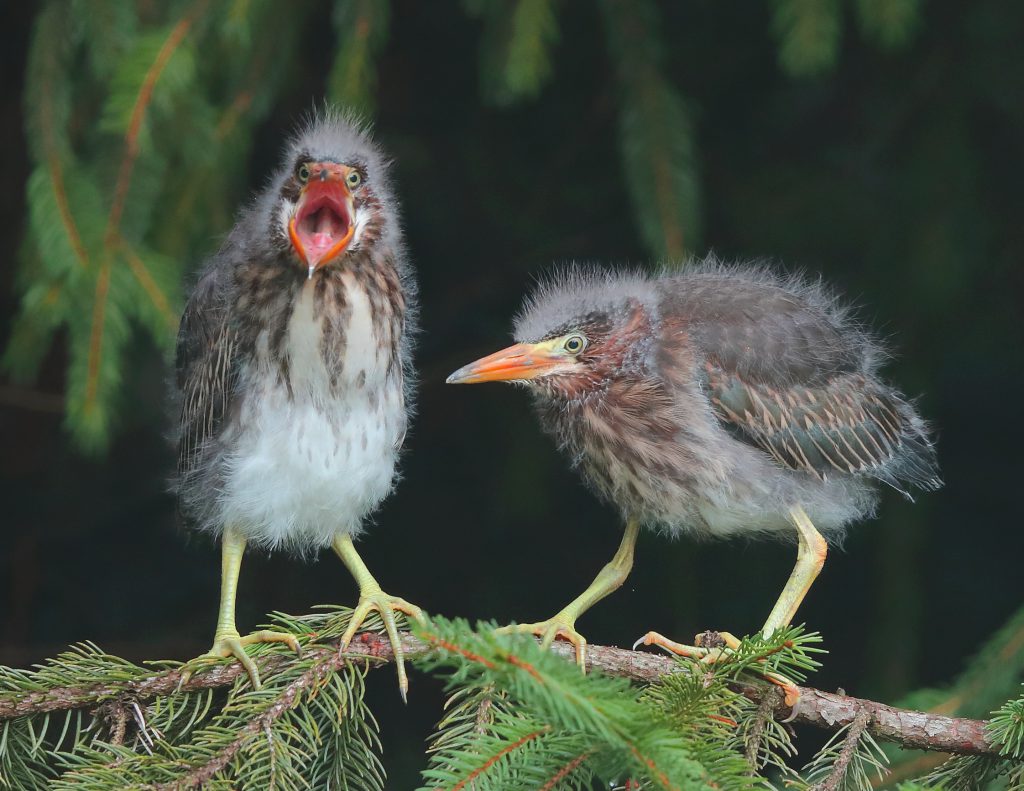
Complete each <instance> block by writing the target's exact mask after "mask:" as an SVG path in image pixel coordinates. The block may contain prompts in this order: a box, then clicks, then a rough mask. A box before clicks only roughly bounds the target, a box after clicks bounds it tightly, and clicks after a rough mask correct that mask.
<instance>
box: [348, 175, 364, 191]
mask: <svg viewBox="0 0 1024 791" xmlns="http://www.w3.org/2000/svg"><path fill="white" fill-rule="evenodd" d="M345 183H346V184H348V188H349V189H353V190H354V189H355V188H356V187H358V186H359V185H360V184H362V183H363V177H362V176H360V175H359V171H358V170H350V171H349V172H348V175H347V176H345Z"/></svg>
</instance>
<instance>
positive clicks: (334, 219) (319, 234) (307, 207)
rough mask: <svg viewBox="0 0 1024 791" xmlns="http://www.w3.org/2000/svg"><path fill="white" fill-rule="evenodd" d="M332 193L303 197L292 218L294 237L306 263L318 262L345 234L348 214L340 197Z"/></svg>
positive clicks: (347, 225)
mask: <svg viewBox="0 0 1024 791" xmlns="http://www.w3.org/2000/svg"><path fill="white" fill-rule="evenodd" d="M333 193H334V191H333V190H332V191H331V192H319V193H318V194H316V195H309V196H307V198H306V200H305V202H304V203H303V204H302V208H300V209H299V214H298V216H297V217H296V218H295V234H296V236H298V237H299V241H300V242H301V243H302V249H303V251H304V252H305V254H306V258H307V260H308V261H309V262H310V263H315V262H318V261H319V260H320V259H321V258H323V257H324V256H325V255H326V254H327V253H328V251H330V249H331V248H332V247H334V245H336V244H337V243H338V242H340V241H341V240H342V239H343V238H345V235H346V234H347V233H348V229H349V220H348V212H347V211H346V210H345V204H344V203H343V202H342V200H341V198H340V196H338V195H335V194H333Z"/></svg>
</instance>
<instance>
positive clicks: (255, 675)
mask: <svg viewBox="0 0 1024 791" xmlns="http://www.w3.org/2000/svg"><path fill="white" fill-rule="evenodd" d="M257 643H284V644H285V645H287V646H288V647H289V648H290V649H291V650H292V651H294V652H295V653H296V654H298V655H301V654H302V646H300V645H299V641H298V640H297V639H296V637H295V635H291V634H287V633H285V632H272V631H269V630H266V629H264V630H261V631H258V632H252V633H251V634H247V635H245V637H241V636H239V635H238V633H237V632H235V633H230V634H219V635H217V636H216V637H215V638H214V640H213V645H212V646H211V647H210V650H209V651H207V652H206V653H205V654H202V655H201V656H198V657H196V658H195V659H193V660H192V661H191V662H188V663H187V665H186V667H185V670H184V671H183V672H182V674H181V682H180V683H181V684H186V683H188V680H189V679H190V678H191V677H192V673H193V672H194V671H195V670H198V669H199V668H198V666H199V665H203V664H209V663H213V662H216V661H217V660H219V659H232V658H234V659H237V660H238V661H239V663H241V665H242V667H243V668H245V672H246V673H247V674H248V676H249V681H250V682H252V687H253V689H259V688H260V687H261V686H262V683H261V681H260V671H259V668H257V667H256V663H255V662H253V660H252V657H250V656H249V655H248V654H247V653H246V651H245V647H246V646H247V645H254V644H257Z"/></svg>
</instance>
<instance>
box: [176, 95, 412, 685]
mask: <svg viewBox="0 0 1024 791" xmlns="http://www.w3.org/2000/svg"><path fill="white" fill-rule="evenodd" d="M414 301H415V286H414V283H413V281H412V277H411V271H410V265H409V262H408V260H407V256H406V251H405V245H404V243H403V239H402V232H401V227H400V223H399V217H398V205H397V201H396V199H395V196H394V194H393V192H392V188H391V185H390V182H389V177H388V160H387V159H386V158H385V157H384V155H383V153H382V152H381V151H380V149H378V147H377V146H376V145H375V144H374V143H373V142H372V140H371V139H370V137H369V134H368V131H367V130H366V129H364V128H361V127H360V126H359V125H358V124H356V123H354V122H353V121H351V120H349V119H347V118H346V117H344V116H342V115H339V114H337V113H326V114H324V115H322V116H320V117H318V118H315V119H314V120H313V121H312V122H311V123H310V124H309V125H308V127H307V128H306V129H305V130H304V131H302V132H301V133H300V134H298V135H297V136H295V137H294V139H292V140H291V141H290V142H289V144H288V146H287V150H286V152H285V156H284V162H283V164H282V166H281V168H280V169H279V170H278V171H277V172H276V173H275V174H274V175H273V177H272V178H271V180H270V182H269V184H268V185H267V186H266V188H265V189H264V190H263V191H262V192H261V193H260V194H259V195H258V196H257V197H256V199H255V200H254V201H253V202H252V203H251V204H250V205H249V206H248V207H246V208H245V209H243V211H242V212H241V214H240V216H239V218H238V221H237V223H236V225H235V227H234V229H233V230H232V231H231V233H230V234H229V235H228V236H227V238H226V240H225V241H224V243H223V244H222V246H221V248H220V250H219V251H218V252H217V253H215V254H214V255H213V256H212V257H211V258H210V259H209V260H208V261H207V262H206V264H205V266H204V267H203V268H202V271H201V274H200V276H199V279H198V282H197V283H196V286H195V289H194V290H193V292H192V295H191V297H190V298H189V300H188V304H187V305H186V307H185V312H184V315H183V317H182V321H181V328H180V330H179V333H178V347H177V371H178V375H177V384H178V389H179V391H180V399H181V402H180V405H181V411H180V433H179V476H178V481H177V490H178V493H179V497H180V501H181V505H182V510H183V512H184V514H185V516H186V517H187V518H188V519H189V520H190V521H191V522H193V523H194V524H195V525H196V526H197V527H198V528H200V529H202V530H205V531H208V532H210V533H213V534H214V535H218V536H219V537H220V539H221V543H222V548H223V566H222V590H221V599H220V615H219V618H218V620H217V630H216V636H215V638H214V643H213V647H212V648H211V650H210V652H209V654H208V655H207V656H218V657H230V656H235V657H237V658H238V660H239V661H240V662H241V663H242V664H243V665H244V666H245V668H246V670H247V671H248V673H249V676H250V677H251V679H252V682H253V685H254V686H259V674H258V672H257V669H256V666H255V664H254V663H253V662H252V660H251V659H250V658H249V657H248V656H247V655H246V653H245V650H244V647H245V646H246V645H248V644H250V643H257V642H283V643H287V644H288V645H290V646H291V647H292V648H293V649H295V650H298V644H297V643H296V641H295V639H294V638H293V637H292V636H290V635H286V634H279V633H275V632H266V631H263V632H256V633H254V634H250V635H247V636H245V637H242V636H240V635H239V633H238V631H237V629H236V627H235V591H236V586H237V580H238V573H239V567H240V565H241V560H242V554H243V552H244V550H245V547H246V544H247V543H252V544H254V545H256V546H259V547H262V548H265V549H279V548H281V549H289V550H292V551H295V552H297V553H299V554H309V553H311V552H313V551H315V550H317V549H320V548H322V547H326V546H331V547H332V548H333V549H334V551H335V552H336V553H337V554H338V555H339V557H340V558H341V560H342V562H343V563H344V564H345V565H346V566H347V567H348V569H349V571H350V572H351V573H352V575H353V576H354V577H355V580H356V582H357V583H358V585H359V592H360V595H359V603H358V604H357V606H356V608H355V611H354V613H353V615H352V621H351V624H350V625H349V628H348V631H347V633H346V634H345V635H344V636H343V638H342V641H341V645H342V647H343V648H344V647H345V646H346V645H347V644H348V643H349V641H350V640H351V639H352V637H353V635H354V634H355V632H356V630H357V629H358V628H359V626H360V625H361V624H362V622H363V621H364V620H365V618H366V617H367V615H368V614H369V613H370V612H371V611H372V610H377V611H378V612H379V613H380V614H381V617H382V619H383V621H384V623H385V625H386V627H387V631H388V633H389V635H390V638H391V640H392V643H393V645H394V649H395V655H396V658H397V659H398V674H399V684H400V688H401V691H402V695H403V697H404V695H405V690H406V688H407V686H408V682H407V679H406V675H405V670H404V665H403V663H402V652H401V645H400V643H399V640H398V631H397V628H396V625H395V614H394V612H395V611H402V612H405V613H408V614H411V615H416V614H418V612H419V610H418V608H417V607H415V606H413V605H411V604H409V603H408V602H406V601H404V600H403V599H400V598H397V597H393V596H389V595H387V594H386V593H384V592H383V591H382V590H381V587H380V585H379V584H378V583H377V581H376V580H375V579H374V578H373V576H372V575H371V574H370V572H369V570H368V569H367V568H366V566H365V564H364V563H363V561H362V560H361V559H360V557H359V555H358V554H357V552H356V549H355V547H354V546H353V543H352V542H353V539H354V538H355V537H357V536H358V535H359V533H360V531H361V530H362V525H363V523H364V521H365V519H366V517H367V516H368V515H369V514H370V513H372V512H373V511H374V510H375V509H376V508H377V506H378V505H380V503H381V501H382V500H383V499H384V498H385V497H386V496H387V495H388V493H389V492H390V491H391V489H392V485H393V482H394V478H395V465H396V462H397V459H398V455H399V451H400V449H401V447H402V442H403V440H404V437H405V431H406V424H407V421H408V414H409V404H410V397H411V393H410V387H409V384H410V381H411V369H410V334H411V330H412V326H411V325H412V321H413V318H414V313H415V311H414Z"/></svg>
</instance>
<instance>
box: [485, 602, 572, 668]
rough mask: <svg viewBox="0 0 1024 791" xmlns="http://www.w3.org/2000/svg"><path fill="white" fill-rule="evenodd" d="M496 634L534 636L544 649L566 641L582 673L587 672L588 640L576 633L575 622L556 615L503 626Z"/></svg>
mask: <svg viewBox="0 0 1024 791" xmlns="http://www.w3.org/2000/svg"><path fill="white" fill-rule="evenodd" d="M495 632H496V633H497V634H532V635H535V636H536V637H539V638H540V644H541V646H543V647H544V648H548V647H549V646H550V645H551V644H552V643H553V642H554V641H555V640H556V639H558V638H561V639H563V640H566V641H568V642H569V643H572V646H573V648H574V649H575V651H576V664H578V665H579V666H580V670H581V671H582V672H584V673H586V672H587V639H586V638H585V637H584V636H583V635H581V634H580V633H579V632H577V631H576V625H575V622H574V621H573V620H570V619H568V618H565V617H562V616H559V615H556V616H554V617H553V618H549V619H548V620H546V621H537V623H517V624H510V625H509V626H502V627H501V628H500V629H496V630H495Z"/></svg>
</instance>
